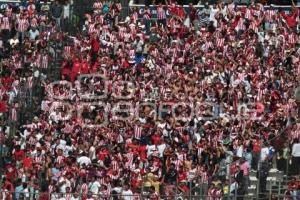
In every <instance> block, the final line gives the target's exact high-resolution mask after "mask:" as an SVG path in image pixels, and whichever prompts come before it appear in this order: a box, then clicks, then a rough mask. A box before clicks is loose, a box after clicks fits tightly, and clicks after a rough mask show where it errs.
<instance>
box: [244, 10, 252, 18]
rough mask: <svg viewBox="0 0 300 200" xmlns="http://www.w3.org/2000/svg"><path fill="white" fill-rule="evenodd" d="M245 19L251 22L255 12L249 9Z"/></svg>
mask: <svg viewBox="0 0 300 200" xmlns="http://www.w3.org/2000/svg"><path fill="white" fill-rule="evenodd" d="M245 18H246V19H249V20H252V19H253V10H252V9H249V8H247V9H246V13H245Z"/></svg>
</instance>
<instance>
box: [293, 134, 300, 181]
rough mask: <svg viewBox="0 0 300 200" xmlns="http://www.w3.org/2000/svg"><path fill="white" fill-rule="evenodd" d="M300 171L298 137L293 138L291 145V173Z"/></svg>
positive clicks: (296, 173) (299, 144)
mask: <svg viewBox="0 0 300 200" xmlns="http://www.w3.org/2000/svg"><path fill="white" fill-rule="evenodd" d="M299 173H300V143H299V139H295V140H294V142H293V146H292V174H293V175H298V174H299Z"/></svg>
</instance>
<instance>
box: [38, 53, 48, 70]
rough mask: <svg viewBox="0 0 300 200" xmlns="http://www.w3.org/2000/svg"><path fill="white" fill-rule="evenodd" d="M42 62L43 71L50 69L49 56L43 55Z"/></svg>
mask: <svg viewBox="0 0 300 200" xmlns="http://www.w3.org/2000/svg"><path fill="white" fill-rule="evenodd" d="M41 59H42V61H41V66H40V67H41V68H43V69H48V64H49V56H48V55H43V56H42V58H41Z"/></svg>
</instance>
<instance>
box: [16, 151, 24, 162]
mask: <svg viewBox="0 0 300 200" xmlns="http://www.w3.org/2000/svg"><path fill="white" fill-rule="evenodd" d="M14 156H15V159H16V160H18V161H20V160H22V159H23V157H24V151H23V150H19V151H15V154H14Z"/></svg>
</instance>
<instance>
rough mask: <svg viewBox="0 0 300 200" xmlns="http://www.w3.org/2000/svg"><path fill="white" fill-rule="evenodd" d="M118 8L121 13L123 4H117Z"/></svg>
mask: <svg viewBox="0 0 300 200" xmlns="http://www.w3.org/2000/svg"><path fill="white" fill-rule="evenodd" d="M116 7H117V11H118V12H120V11H121V10H122V4H121V3H117V4H116Z"/></svg>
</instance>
